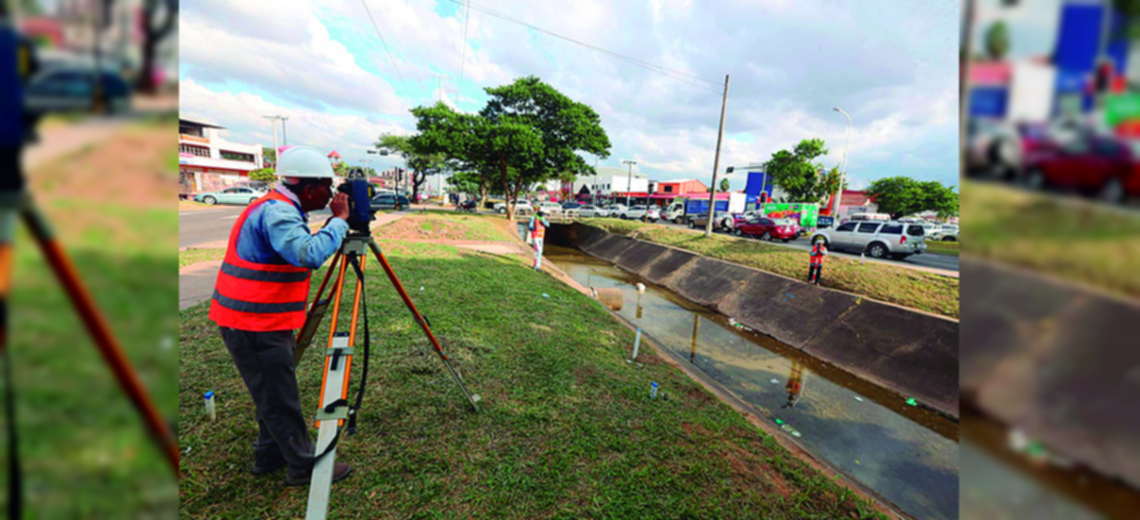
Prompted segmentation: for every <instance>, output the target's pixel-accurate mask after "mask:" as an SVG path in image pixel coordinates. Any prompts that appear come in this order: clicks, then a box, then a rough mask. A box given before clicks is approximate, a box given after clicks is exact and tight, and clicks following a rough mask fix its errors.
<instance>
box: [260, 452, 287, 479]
mask: <svg viewBox="0 0 1140 520" xmlns="http://www.w3.org/2000/svg"><path fill="white" fill-rule="evenodd" d="M288 465H289V462H287V461H286V460H285V457H283V456H281V454H278V455H277V456H276V457H260V458H259V457H254V461H253V474H254V475H258V476H260V475H268V474H270V473H276V472H277V470H280V469H281V468H284V467H285V466H288Z"/></svg>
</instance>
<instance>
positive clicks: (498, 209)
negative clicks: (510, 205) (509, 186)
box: [492, 199, 530, 215]
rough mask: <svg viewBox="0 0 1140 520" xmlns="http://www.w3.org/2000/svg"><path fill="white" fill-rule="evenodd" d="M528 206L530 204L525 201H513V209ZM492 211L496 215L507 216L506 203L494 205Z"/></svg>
mask: <svg viewBox="0 0 1140 520" xmlns="http://www.w3.org/2000/svg"><path fill="white" fill-rule="evenodd" d="M528 205H530V203H529V202H527V201H526V200H525V199H518V200H516V201H515V209H518V208H521V207H523V206H528ZM492 209H494V210H495V212H496V213H499V214H502V215H506V214H507V202H506V201H503V202H499V203H496V204H495V205H494V206H493V208H492Z"/></svg>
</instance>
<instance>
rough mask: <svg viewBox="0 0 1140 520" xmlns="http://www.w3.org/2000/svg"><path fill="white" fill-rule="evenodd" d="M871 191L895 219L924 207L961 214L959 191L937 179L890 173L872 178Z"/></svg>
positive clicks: (951, 213)
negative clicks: (920, 178) (897, 175)
mask: <svg viewBox="0 0 1140 520" xmlns="http://www.w3.org/2000/svg"><path fill="white" fill-rule="evenodd" d="M867 193H868V194H870V195H871V196H872V197H874V199H875V204H876V205H878V207H879V212H881V213H887V214H890V216H891V218H892V219H896V218H901V217H905V216H907V215H913V214H916V213H922V212H924V211H935V212H937V213H938V215H939V216H940V217H949V216H953V215H957V214H958V194H957V193H955V192H954V191H953V189H952V187H949V188H948V187H946V186H943V185H942V183H940V182H937V181H927V182H922V181H918V180H915V179H912V178H910V177H886V178H883V179H879V180H877V181H874V182H872V183H871V185H870V186H869V187H868V188H867Z"/></svg>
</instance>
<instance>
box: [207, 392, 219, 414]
mask: <svg viewBox="0 0 1140 520" xmlns="http://www.w3.org/2000/svg"><path fill="white" fill-rule="evenodd" d="M204 397H205V399H206V414H207V415H209V416H210V420H211V421H216V420H218V412H217V410H216V409H215V408H214V392H213V391H209V392H206V395H205V396H204Z"/></svg>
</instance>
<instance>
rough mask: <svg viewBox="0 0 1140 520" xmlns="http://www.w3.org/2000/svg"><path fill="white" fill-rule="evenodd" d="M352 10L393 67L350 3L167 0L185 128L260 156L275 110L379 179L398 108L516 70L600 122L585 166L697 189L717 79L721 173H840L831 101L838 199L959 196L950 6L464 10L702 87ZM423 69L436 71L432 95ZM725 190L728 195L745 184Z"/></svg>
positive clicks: (524, 36)
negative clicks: (788, 161)
mask: <svg viewBox="0 0 1140 520" xmlns="http://www.w3.org/2000/svg"><path fill="white" fill-rule="evenodd" d="M985 1H990V0H985ZM365 2H367V5H368V7H369V9H370V10H371V12H372V15H373V16H374V17H375V20H376V24H377V26H378V27H379V30H380V32H381V34H383V36H384V39H385V41H386V42H387V44H388V48H389V49H391V51H392V55H393V58H394V60H395V62H396V65H395V66H393V64H392V62H391V59H390V58H389V56H388V55H387V54H386V53H385V52H384V50H383V46H382V44H381V43H380V40H379V38H378V37H377V35H376V31H375V29H374V28H373V27H372V24H371V22H370V21H369V19H368V15H367V13H366V12H365V9H364V7H363V5H362V2H361V1H360V0H356V1H349V0H327V1H321V2H315V1H311V0H280V1H272V2H270V1H253V0H250V1H243V2H228V1H224V0H198V1H196V2H186V3H184V4H183V6H182V13H181V26H180V36H181V38H180V79H181V81H182V88H181V95H182V100H181V101H182V111H183V115H184V116H187V117H196V118H201V119H206V120H209V121H211V122H214V123H217V124H220V125H222V126H225V127H227V128H228V134H227V136H226V137H227V138H228V139H230V140H233V141H237V142H245V143H260V144H267V145H271V144H272V142H273V134H272V127H271V126H270V123H269V121H267V120H265V119H263V118H262V116H264V115H270V114H281V115H284V116H287V117H289V118H290V119H289V122H288V123H287V128H288V130H287V131H288V136H289V143H290V144H312V145H315V146H319V147H322V148H327V149H329V150H332V149H336V150H338V151H339V152H340V153H341V154H342V155H343V156H345V157H346V158H347V159H348V160H349V161H350V162H352V163H357V164H364V160H365V159H372V160H371V162H370V163H369V164H370V165H371V166H373V167H377V168H387V167H390V166H393V165H397V164H399V163H398V161H397V160H391V159H388V158H379V157H378V156H368V155H366V154H365V150H366V149H367V148H368V147H369V145H370V143H372V142H374V141H375V140H376V138H377V137H378V136H379V135H380V134H381V133H384V132H391V133H398V134H407V133H412V132H414V130H415V122H414V120H413V118H412V117H411V115H410V113H409V112H408V110H409V109H410V108H412V107H414V106H419V105H425V104H431V103H435V102H436V100H437V99H440V98H441V97H442V99H443V100H444V102H445V103H448V104H450V105H452V106H457V107H458V108H459V109H461V110H465V111H472V112H473V111H477V110H478V109H480V108H481V107H482V106H483V104H484V102H485V101H486V96H485V94H484V93H483V91H482V89H483V88H486V87H492V86H499V85H503V84H508V83H510V82H511V81H513V80H514V79H516V78H518V77H522V76H526V75H531V74H533V75H537V76H538V77H540V78H542V79H543V80H544V81H546V82H548V83H550V84H551V85H553V86H554V87H555V88H557V89H559V90H560V91H562V92H563V93H564V94H566V95H568V96H570V97H571V98H573V99H575V100H577V101H581V102H583V103H586V104H588V105H590V106H591V107H593V108H594V109H595V110H596V111H597V112H598V113H599V115H600V116H601V118H602V125H603V127H604V128H605V130H606V132H607V134H608V135H609V138H610V141H611V143H612V144H613V148H612V150H611V155H610V157H609V158H608V159H604V160H603V161H602V162H601V165H608V166H619V165H620V164H621V160H622V159H634V160H636V161H637V162H638V168H639V169H640V170H641V171H642V172H643V173H648V174H649V175H650V176H651V177H652V178H655V179H661V180H668V179H680V178H698V179H708V178H709V177H710V176H711V173H712V167H713V158H714V151H715V147H716V132H717V123H718V119H719V114H720V96H719V94H718V93H717V92H716V91H718V90H719V89H720V88H721V87H719V86H718V85H717V83H720V82H722V81H723V78H724V75H725V74H726V73H729V74H732V81H731V84H730V89H729V99H728V111H727V117H726V122H725V140H724V144H723V146H722V153H721V165H722V168H723V167H726V166H743V165H746V164H749V163H755V162H762V161H764V160H766V159H768V158H769V157H771V155H772V154H773V153H775V152H777V151H779V150H780V149H784V148H790V147H792V146H794V145H795V144H796V143H797V142H799V141H800V140H801V139H806V138H811V137H819V138H823V139H825V140H826V141H827V144H828V148H829V150H830V153H829V154H828V155H827V156H826V157H824V158H822V160H821V162H823V164H824V165H825V166H826V167H829V168H830V167H833V166H835V165H837V164H838V163H839V161H840V160H841V159H842V155H843V149H844V146H843V141H844V136H845V133H846V131H847V121H846V119H845V118H844V117H843V116H842V115H841V114H838V113H836V112H833V111H832V107H834V106H840V107H842V108H843V109H844V110H846V111H847V112H848V113H850V114H851V117H852V122H853V131H852V136H851V144H850V151H849V154H850V158H849V160H848V171H849V174H850V179H851V183H852V185H853V186H854V187H862V186H864V185H865V184H866V183H868V182H870V181H872V180H874V179H877V178H881V177H887V176H894V175H906V176H911V177H915V178H919V179H923V180H938V181H941V182H943V183H944V184H948V185H956V184H957V175H958V168H957V152H956V150H957V137H958V124H957V103H958V96H957V42H958V17H959V4H958V2H957V1H948V0H930V1H926V2H913V1H910V0H881V1H876V2H864V3H862V4H852V3H850V2H844V1H840V0H798V1H792V0H762V1H744V0H725V1H720V2H716V3H715V4H711V5H710V4H702V5H701V6H700V7H699V8H698V7H697V6H696V5H694V3H693V2H692V1H691V0H649V1H645V2H633V1H630V2H610V1H605V0H581V1H579V2H575V3H574V4H573V6H570V5H569V4H565V3H559V2H523V1H514V0H480V1H479V2H478V3H476V4H474V5H476V6H481V7H485V8H489V9H492V10H494V11H497V12H500V13H506V14H509V15H510V16H511V17H514V18H518V19H522V20H525V21H526V22H528V23H530V24H533V25H536V26H538V27H542V28H544V29H546V30H549V31H553V32H556V33H559V34H562V35H565V36H568V37H571V38H574V39H577V40H580V41H584V42H588V43H590V44H593V45H597V46H599V47H602V48H605V49H610V50H613V51H615V52H620V53H622V54H625V55H627V56H632V57H635V58H638V59H640V60H644V61H647V62H651V63H654V64H659V65H661V66H664V67H667V68H669V69H672V70H679V71H683V72H685V73H687V74H691V75H694V76H697V77H700V78H703V80H704V81H703V82H698V83H700V84H701V85H702V88H696V87H693V86H691V85H689V84H688V83H685V82H681V81H676V80H674V79H672V78H669V77H665V76H662V75H659V74H655V73H652V72H650V71H647V70H645V69H643V68H639V67H636V66H633V65H630V64H628V63H626V62H623V61H620V60H617V59H615V58H612V57H610V56H607V55H605V54H602V53H598V52H596V51H593V50H589V49H586V48H583V47H580V46H577V45H573V44H571V43H568V42H565V41H562V40H558V39H556V38H553V37H550V36H548V35H545V34H541V33H538V32H536V31H533V30H530V29H527V28H525V27H522V26H519V25H516V24H512V23H510V22H507V21H504V20H501V19H498V18H494V17H491V16H490V15H488V14H485V13H482V12H479V11H477V10H475V9H472V10H471V11H470V13H471V17H470V20H469V21H468V27H467V40H466V42H464V41H463V20H464V18H463V15H464V12H463V11H462V10H461V9H460V6H459V5H457V4H455V3H453V2H451V1H449V0H390V1H386V2H379V1H377V0H365ZM1014 34H1015V37H1016V35H1017V31H1016V30H1015V31H1014ZM464 45H466V50H465V51H464V50H463V46H464ZM1014 48H1015V49H1016V48H1017V45H1016V43H1015V46H1014ZM461 57H463V58H464V59H463V60H462V61H463V63H462V65H461ZM461 67H462V74H463V81H462V94H463V96H462V97H459V96H457V95H456V93H455V90H456V89H457V88H458V86H459V83H460V81H459V76H460V69H461ZM433 74H441V75H444V76H447V77H446V78H444V80H443V92H440V90H439V88H438V86H439V81H440V80H439V78H437V77H436V76H434V75H433ZM401 77H402V79H401ZM591 162H592V161H591ZM738 177H739V176H735V177H733V178H730V180H731V182H732V185H733V188H734V189H740V188H743V186H744V180H745V179H744V178H742V177H739V178H738ZM706 182H707V180H706Z"/></svg>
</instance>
